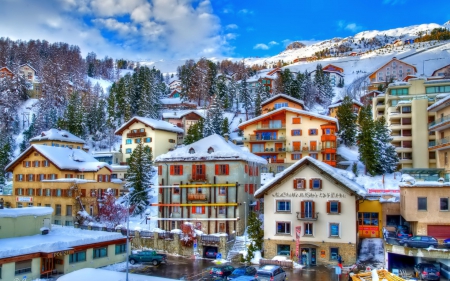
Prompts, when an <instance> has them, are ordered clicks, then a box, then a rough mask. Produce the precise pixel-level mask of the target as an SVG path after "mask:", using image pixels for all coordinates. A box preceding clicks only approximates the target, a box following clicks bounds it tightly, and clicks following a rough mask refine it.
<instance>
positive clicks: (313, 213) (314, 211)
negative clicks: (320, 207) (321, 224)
mask: <svg viewBox="0 0 450 281" xmlns="http://www.w3.org/2000/svg"><path fill="white" fill-rule="evenodd" d="M311 205H312V208H311V209H312V217H313V218H315V217H316V202H314V201H313V202H312V203H311Z"/></svg>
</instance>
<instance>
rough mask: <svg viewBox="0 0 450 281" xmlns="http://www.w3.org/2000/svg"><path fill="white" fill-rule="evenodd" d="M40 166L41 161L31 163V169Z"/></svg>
mask: <svg viewBox="0 0 450 281" xmlns="http://www.w3.org/2000/svg"><path fill="white" fill-rule="evenodd" d="M40 165H41V161H38V160H36V161H33V167H39V166H40Z"/></svg>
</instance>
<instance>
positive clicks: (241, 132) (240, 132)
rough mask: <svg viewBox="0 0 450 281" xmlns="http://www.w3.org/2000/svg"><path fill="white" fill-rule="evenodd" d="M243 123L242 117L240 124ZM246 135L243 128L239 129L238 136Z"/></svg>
mask: <svg viewBox="0 0 450 281" xmlns="http://www.w3.org/2000/svg"><path fill="white" fill-rule="evenodd" d="M241 123H242V118H239V124H241ZM243 135H244V132H243V131H242V130H239V131H238V136H240V137H242V136H243Z"/></svg>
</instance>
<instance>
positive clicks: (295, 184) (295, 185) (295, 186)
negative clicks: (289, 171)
mask: <svg viewBox="0 0 450 281" xmlns="http://www.w3.org/2000/svg"><path fill="white" fill-rule="evenodd" d="M298 180H299V179H294V180H293V182H294V189H297V181H298Z"/></svg>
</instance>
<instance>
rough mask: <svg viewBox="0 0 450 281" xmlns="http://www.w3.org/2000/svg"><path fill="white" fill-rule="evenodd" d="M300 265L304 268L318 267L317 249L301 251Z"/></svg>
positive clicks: (303, 249)
mask: <svg viewBox="0 0 450 281" xmlns="http://www.w3.org/2000/svg"><path fill="white" fill-rule="evenodd" d="M299 261H300V264H301V265H304V266H314V265H317V259H316V249H315V248H301V251H300V258H299Z"/></svg>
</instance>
